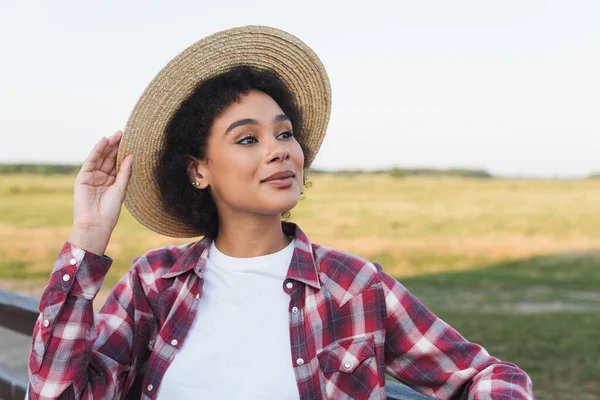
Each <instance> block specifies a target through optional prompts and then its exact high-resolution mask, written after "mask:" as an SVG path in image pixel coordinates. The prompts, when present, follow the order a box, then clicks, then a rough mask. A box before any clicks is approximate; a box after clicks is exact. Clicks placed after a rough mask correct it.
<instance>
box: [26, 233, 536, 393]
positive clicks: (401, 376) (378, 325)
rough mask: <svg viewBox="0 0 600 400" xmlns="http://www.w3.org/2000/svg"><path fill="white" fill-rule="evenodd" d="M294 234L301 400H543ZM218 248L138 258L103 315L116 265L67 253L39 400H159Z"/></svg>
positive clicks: (411, 301) (50, 291) (406, 298)
mask: <svg viewBox="0 0 600 400" xmlns="http://www.w3.org/2000/svg"><path fill="white" fill-rule="evenodd" d="M283 226H284V230H285V232H286V234H288V235H290V236H295V249H294V254H293V257H292V261H291V263H290V266H289V269H288V273H287V277H286V279H285V281H284V282H282V290H284V291H285V292H286V293H287V294H289V296H290V302H289V307H288V312H289V320H290V326H289V332H290V344H291V354H290V363H292V365H293V368H294V372H295V376H296V382H297V384H298V391H299V394H300V398H301V399H303V400H304V399H315V400H316V399H385V390H384V385H385V373H386V372H387V373H388V374H390V375H391V376H393V377H395V378H397V379H398V380H400V381H402V382H404V383H406V384H408V385H410V386H412V387H413V388H415V389H417V390H419V391H420V392H422V393H424V394H427V395H430V396H435V397H437V398H439V399H459V398H467V394H468V399H508V398H510V399H533V398H534V397H533V394H532V389H531V380H530V379H529V377H528V376H527V374H525V372H523V371H522V370H520V369H519V368H517V367H516V366H515V365H513V364H509V363H505V362H501V361H500V360H498V359H496V358H493V357H491V356H490V355H488V353H487V352H486V351H485V349H483V348H482V347H481V346H479V345H477V344H475V343H471V342H469V341H467V340H466V339H464V338H463V337H462V336H461V335H460V334H459V333H458V332H457V331H456V330H454V329H453V328H451V327H450V326H448V325H447V324H446V323H445V322H444V321H442V320H441V319H439V318H438V317H436V316H435V315H434V314H433V313H432V312H431V311H429V310H428V309H427V308H426V307H425V306H424V305H423V304H422V303H420V302H419V300H417V299H416V298H415V297H414V296H413V295H412V294H411V293H409V292H408V291H407V290H406V288H404V287H403V286H402V285H401V284H400V283H398V282H397V281H396V280H394V279H393V278H391V277H390V276H389V275H387V274H386V273H384V272H383V271H382V269H381V266H380V265H378V264H376V263H373V262H369V261H367V260H364V259H362V258H360V257H358V256H355V255H352V254H348V253H344V252H341V251H338V250H333V249H330V248H327V247H325V246H321V245H317V244H311V242H310V241H309V239H308V238H307V237H306V235H305V234H304V233H303V232H302V230H300V228H299V227H297V226H296V225H295V224H291V223H287V222H284V224H283ZM211 240H212V239H211V238H208V237H205V238H203V239H202V240H200V241H198V242H195V243H190V244H186V245H180V246H165V247H163V248H160V249H156V250H152V251H149V252H147V253H146V254H144V255H143V256H141V257H137V258H136V259H135V260H134V262H133V266H132V268H131V269H130V270H129V271H128V272H127V273H126V274H125V275H124V276H123V278H122V279H121V280H120V281H119V282H118V283H117V284H116V286H115V287H114V289H113V290H112V291H111V293H110V295H109V297H108V299H107V301H106V303H105V304H104V306H103V307H102V309H101V310H100V312H98V313H94V310H93V307H92V300H93V299H94V297H95V296H96V294H97V292H98V290H99V289H100V287H101V285H102V282H103V280H104V277H105V275H106V273H107V271H108V269H109V268H110V266H111V263H112V260H111V259H110V258H109V257H107V256H103V257H101V256H98V255H95V254H92V253H89V252H87V251H85V250H83V249H80V248H78V247H75V246H73V245H71V244H69V243H68V242H67V243H65V245H64V246H63V248H62V250H61V252H60V255H59V257H58V260H57V262H56V264H55V266H54V268H53V270H52V273H51V276H50V281H49V283H48V286H47V287H46V288H45V290H44V292H43V294H42V297H41V300H40V307H39V309H40V312H41V314H40V316H39V318H38V320H37V323H36V325H35V328H34V332H33V346H32V351H31V355H30V359H29V370H30V371H29V372H30V378H29V389H28V390H29V395H30V397H31V398H34V399H50V398H68V399H71V398H86V399H116V398H131V399H135V398H142V399H153V398H155V397H156V393H157V389H158V386H159V385H160V382H161V379H162V378H163V376H164V374H165V371H166V370H167V368H168V367H169V365H170V363H171V362H172V361H173V359H174V357H175V356H176V355H177V352H178V351H179V349H180V348H181V346H182V344H183V342H184V341H185V338H186V334H187V332H188V331H189V329H190V326H191V324H192V321H193V319H194V317H195V314H196V310H197V309H198V301H201V298H202V284H203V270H204V267H205V265H206V261H207V254H208V248H209V246H210V243H211ZM249 345H250V344H249ZM233 379H235V378H233Z"/></svg>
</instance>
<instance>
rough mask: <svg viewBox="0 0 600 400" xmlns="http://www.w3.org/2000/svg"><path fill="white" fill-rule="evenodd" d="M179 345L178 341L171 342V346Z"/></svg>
mask: <svg viewBox="0 0 600 400" xmlns="http://www.w3.org/2000/svg"><path fill="white" fill-rule="evenodd" d="M177 343H179V341H178V340H177V339H173V340H171V346H177Z"/></svg>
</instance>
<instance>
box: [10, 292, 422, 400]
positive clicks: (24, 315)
mask: <svg viewBox="0 0 600 400" xmlns="http://www.w3.org/2000/svg"><path fill="white" fill-rule="evenodd" d="M38 302H39V300H37V299H35V298H33V297H29V296H24V295H22V294H19V293H15V292H10V291H7V290H3V289H0V326H2V327H5V328H8V329H11V330H13V331H15V332H18V333H20V334H22V335H28V336H31V334H32V333H33V326H34V325H35V322H36V320H37V318H38V315H39V310H38ZM385 387H386V394H387V398H388V400H401V399H405V398H410V399H415V400H418V399H429V398H428V397H425V396H423V397H421V396H419V395H418V394H415V395H414V397H403V396H401V395H400V394H399V393H400V392H401V391H402V389H401V387H400V385H399V384H397V383H395V382H392V381H386V385H385ZM26 388H27V381H26V380H24V379H22V378H19V377H17V376H14V375H13V374H12V373H10V372H9V371H2V370H0V400H17V399H19V400H23V399H24V398H25V391H26Z"/></svg>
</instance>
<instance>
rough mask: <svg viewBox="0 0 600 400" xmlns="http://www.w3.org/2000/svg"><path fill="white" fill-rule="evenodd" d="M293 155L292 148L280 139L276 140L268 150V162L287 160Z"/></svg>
mask: <svg viewBox="0 0 600 400" xmlns="http://www.w3.org/2000/svg"><path fill="white" fill-rule="evenodd" d="M290 157H291V153H290V150H289V149H288V148H287V146H285V145H284V144H282V143H281V142H280V141H275V144H273V145H272V146H271V147H270V148H269V151H268V152H267V162H268V163H271V162H275V161H285V160H288V159H289V158H290Z"/></svg>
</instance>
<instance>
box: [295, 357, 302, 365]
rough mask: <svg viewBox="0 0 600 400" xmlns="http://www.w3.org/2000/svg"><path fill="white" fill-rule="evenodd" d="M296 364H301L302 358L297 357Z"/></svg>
mask: <svg viewBox="0 0 600 400" xmlns="http://www.w3.org/2000/svg"><path fill="white" fill-rule="evenodd" d="M296 364H298V365H302V364H304V360H303V359H301V358H299V359H297V360H296Z"/></svg>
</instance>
